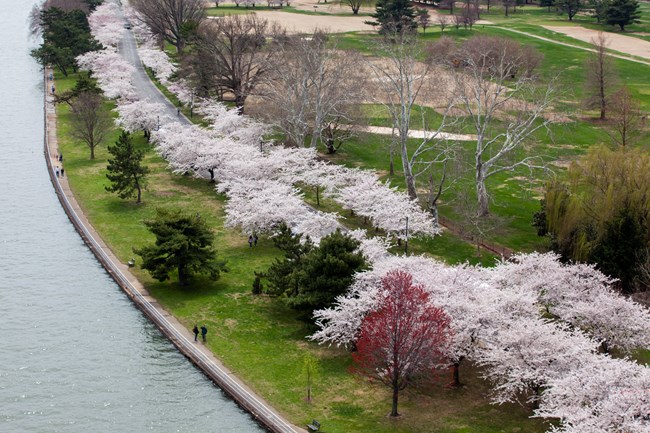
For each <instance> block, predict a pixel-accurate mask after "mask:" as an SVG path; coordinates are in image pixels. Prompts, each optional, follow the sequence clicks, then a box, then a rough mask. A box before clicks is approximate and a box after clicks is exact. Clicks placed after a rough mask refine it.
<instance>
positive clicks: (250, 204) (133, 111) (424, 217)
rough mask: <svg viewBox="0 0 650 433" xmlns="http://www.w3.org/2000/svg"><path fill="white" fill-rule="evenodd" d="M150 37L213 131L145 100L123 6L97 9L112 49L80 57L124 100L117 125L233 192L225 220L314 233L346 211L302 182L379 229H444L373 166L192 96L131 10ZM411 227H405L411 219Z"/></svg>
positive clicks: (155, 54) (165, 69)
mask: <svg viewBox="0 0 650 433" xmlns="http://www.w3.org/2000/svg"><path fill="white" fill-rule="evenodd" d="M125 15H126V16H127V17H128V18H129V19H130V20H131V21H132V22H133V23H134V31H135V34H136V36H137V37H138V39H139V40H140V41H141V44H140V48H139V53H140V55H141V59H142V61H143V63H144V64H145V65H146V66H147V67H149V68H151V70H152V71H153V72H154V73H155V74H156V76H157V78H158V79H159V80H161V82H163V83H164V84H167V85H168V88H169V89H170V91H172V92H173V93H175V94H176V96H177V97H178V98H179V99H180V100H181V101H182V102H184V103H191V104H192V105H193V107H196V111H197V112H198V113H200V114H202V115H203V118H204V119H205V120H206V121H207V122H208V123H209V126H208V128H202V127H198V126H195V125H189V126H187V125H183V124H181V123H180V122H178V121H176V120H175V119H172V118H170V117H169V116H166V115H165V111H164V107H163V106H161V105H160V104H156V103H151V102H148V101H141V100H137V96H136V95H135V91H134V88H133V84H132V79H131V77H132V74H133V70H134V69H133V67H132V66H131V65H130V64H129V63H128V62H126V61H125V60H124V59H123V58H122V57H121V56H120V54H118V53H117V49H116V48H117V44H118V43H119V41H120V39H121V37H122V36H123V29H122V23H123V20H124V18H123V17H122V13H121V11H120V8H119V7H117V6H116V5H115V4H112V3H106V4H105V5H102V6H100V7H99V8H98V9H97V10H96V11H95V12H94V13H93V14H92V15H91V22H92V25H91V29H92V31H93V34H95V32H96V33H97V35H98V37H101V40H102V43H103V45H104V46H105V47H106V48H105V49H104V50H101V51H94V52H90V53H88V54H85V55H84V56H81V57H80V58H79V59H78V63H79V65H80V67H81V68H83V69H87V70H92V71H93V75H94V76H95V77H96V78H97V81H98V84H99V86H100V87H101V88H102V90H103V91H104V94H105V95H106V96H107V97H109V98H111V99H115V100H116V102H117V111H118V113H119V117H118V119H117V122H118V124H119V125H120V126H121V127H122V128H123V129H125V130H127V131H129V132H135V131H140V130H141V131H144V133H145V135H147V136H151V138H152V139H153V141H154V143H155V144H156V148H157V150H158V151H159V152H160V154H161V155H162V156H163V157H165V158H166V159H167V161H169V164H170V166H171V168H172V169H173V170H174V171H175V172H178V173H192V174H195V175H196V176H199V177H206V178H207V177H208V176H209V177H210V179H211V180H213V181H214V180H218V185H217V191H218V192H221V193H225V194H227V196H228V199H229V200H228V202H227V205H226V215H227V217H226V224H227V225H228V226H231V227H240V228H242V230H243V231H245V232H247V233H252V232H269V231H271V230H272V229H273V228H274V227H276V226H277V225H278V224H279V223H282V222H284V223H286V224H288V225H289V226H290V227H291V228H292V229H293V230H294V231H296V232H298V233H303V234H306V235H309V236H310V237H312V238H313V239H315V240H318V239H320V238H321V237H323V236H325V235H327V234H328V233H331V232H333V231H334V230H336V228H337V227H338V226H339V223H338V220H337V218H338V215H336V214H333V213H325V212H321V211H317V210H314V209H312V208H311V207H309V206H307V205H306V204H305V203H304V200H303V194H302V192H301V190H300V189H299V188H312V189H314V190H315V192H316V195H317V199H318V200H320V195H321V194H322V195H324V196H327V197H330V198H332V199H333V200H335V201H336V202H337V203H339V204H340V205H341V206H343V207H344V208H346V209H349V210H350V211H352V212H353V213H356V214H357V215H360V216H362V217H364V218H366V219H367V220H369V221H370V222H371V223H372V225H373V226H374V227H376V228H379V229H381V230H384V231H385V232H387V233H388V234H389V235H390V236H394V237H397V238H400V239H404V238H406V237H407V236H408V235H409V233H410V235H412V236H413V235H435V234H437V233H438V228H437V227H436V226H435V224H434V223H433V222H432V221H431V218H430V217H429V215H428V214H427V213H426V212H424V211H422V210H421V209H420V207H419V206H418V204H417V202H415V201H414V200H411V199H410V198H409V197H408V196H407V195H406V194H404V193H402V192H399V191H398V190H397V188H395V187H391V186H390V185H389V184H382V183H381V182H380V181H379V179H378V176H377V175H376V174H374V173H371V172H369V171H364V170H358V169H348V168H344V167H340V166H336V165H330V164H325V163H323V162H320V161H318V160H317V158H316V152H315V151H314V150H313V149H303V148H295V149H287V148H285V147H282V146H274V145H273V143H272V142H268V141H265V139H264V135H265V134H266V133H267V132H268V131H269V128H268V126H267V125H265V124H262V123H260V122H258V121H255V120H254V119H252V118H250V117H248V116H244V115H240V113H239V112H238V111H237V110H236V109H234V110H233V109H228V108H227V107H226V106H225V105H224V104H222V103H220V102H216V101H212V100H205V99H200V100H199V99H197V100H194V98H192V95H191V92H190V91H188V86H186V85H184V82H183V80H176V81H175V82H173V83H172V82H170V81H169V78H170V76H171V75H172V74H173V73H174V72H175V67H174V65H173V64H172V63H171V61H170V60H169V59H168V58H167V56H166V55H165V53H163V52H162V51H160V50H158V49H156V48H155V45H154V44H153V43H152V40H153V38H152V35H151V33H150V32H148V30H147V29H146V28H145V27H144V26H142V25H141V24H140V23H141V22H142V20H138V19H137V13H136V12H135V11H134V10H133V9H131V8H128V7H126V8H125ZM407 218H408V230H409V233H407V232H406V219H407Z"/></svg>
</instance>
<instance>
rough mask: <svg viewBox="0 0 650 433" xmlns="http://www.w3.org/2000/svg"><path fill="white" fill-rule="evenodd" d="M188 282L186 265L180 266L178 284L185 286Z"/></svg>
mask: <svg viewBox="0 0 650 433" xmlns="http://www.w3.org/2000/svg"><path fill="white" fill-rule="evenodd" d="M186 282H187V274H186V272H185V265H184V264H179V265H178V284H179V285H181V286H184V285H185V284H186Z"/></svg>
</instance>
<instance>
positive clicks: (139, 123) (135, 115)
mask: <svg viewBox="0 0 650 433" xmlns="http://www.w3.org/2000/svg"><path fill="white" fill-rule="evenodd" d="M116 110H117V112H118V114H119V116H118V118H117V119H116V121H115V122H116V123H117V125H118V126H119V127H120V128H122V129H124V130H125V131H127V132H130V133H135V132H137V131H144V134H145V137H149V134H150V132H151V131H154V130H157V129H159V128H160V127H161V126H164V125H165V124H167V123H169V122H170V121H171V119H170V118H169V116H168V115H167V114H166V111H165V106H164V105H163V104H160V103H157V102H149V101H134V102H128V101H127V102H126V103H123V104H118V105H117V108H116Z"/></svg>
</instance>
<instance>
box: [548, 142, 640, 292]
mask: <svg viewBox="0 0 650 433" xmlns="http://www.w3.org/2000/svg"><path fill="white" fill-rule="evenodd" d="M544 211H545V214H546V215H545V219H546V229H547V230H548V232H549V233H550V234H551V235H552V237H553V239H554V246H553V247H554V249H555V250H557V251H558V252H559V253H560V254H562V256H563V257H564V258H565V259H567V260H574V261H580V262H589V263H597V264H598V265H599V267H600V269H601V270H602V271H603V272H605V273H607V274H609V275H611V276H613V277H616V278H619V279H620V283H621V287H622V288H623V289H624V290H631V289H632V287H633V286H634V285H635V284H637V283H638V281H636V279H635V275H636V274H638V273H639V269H640V267H642V266H646V265H647V264H648V263H649V260H648V247H649V245H650V230H649V223H650V220H649V216H650V154H648V153H647V151H645V150H643V149H638V148H637V149H619V150H611V149H608V148H607V147H595V148H593V149H591V150H590V151H589V152H588V153H587V154H586V155H585V156H584V157H582V158H581V159H580V160H579V161H577V162H575V163H574V164H572V165H571V167H570V168H569V170H568V173H567V178H566V179H565V180H558V179H556V180H554V181H552V182H551V183H549V184H548V185H547V189H546V195H545V199H544Z"/></svg>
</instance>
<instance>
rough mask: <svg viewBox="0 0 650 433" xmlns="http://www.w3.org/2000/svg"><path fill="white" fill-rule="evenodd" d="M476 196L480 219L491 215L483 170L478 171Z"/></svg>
mask: <svg viewBox="0 0 650 433" xmlns="http://www.w3.org/2000/svg"><path fill="white" fill-rule="evenodd" d="M476 196H477V198H478V213H477V215H478V216H479V217H484V216H487V215H488V214H489V213H490V210H489V203H488V200H489V198H488V192H487V188H486V187H485V176H484V174H483V173H482V172H481V168H479V169H477V173H476Z"/></svg>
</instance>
